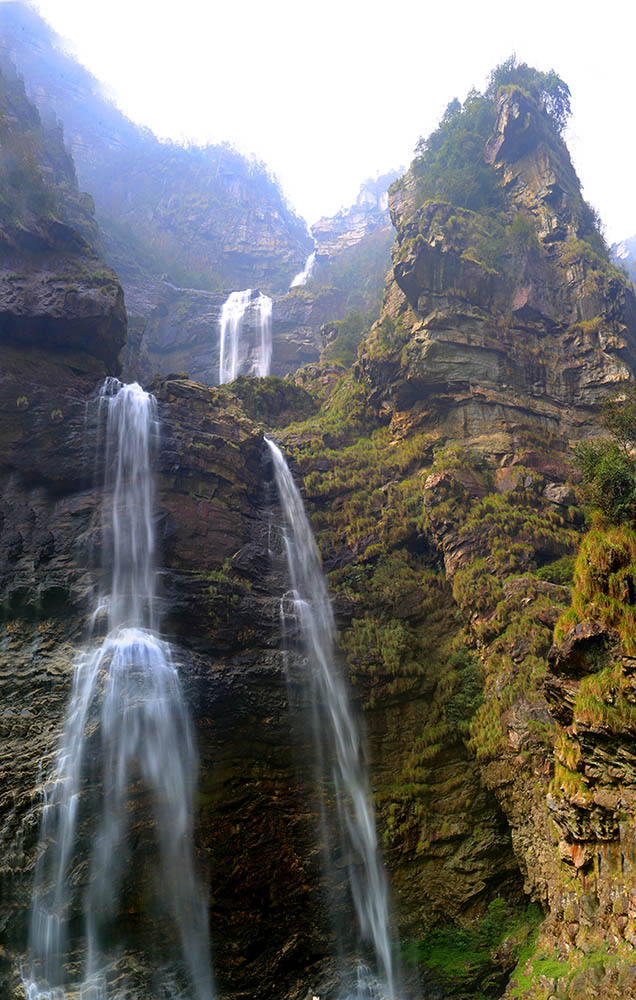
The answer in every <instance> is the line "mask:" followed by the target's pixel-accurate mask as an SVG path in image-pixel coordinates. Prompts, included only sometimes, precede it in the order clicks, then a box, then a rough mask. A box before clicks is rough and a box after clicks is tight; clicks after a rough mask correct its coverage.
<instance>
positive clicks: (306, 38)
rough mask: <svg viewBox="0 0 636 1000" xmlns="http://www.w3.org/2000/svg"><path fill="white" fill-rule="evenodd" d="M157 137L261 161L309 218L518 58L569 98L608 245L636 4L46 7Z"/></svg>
mask: <svg viewBox="0 0 636 1000" xmlns="http://www.w3.org/2000/svg"><path fill="white" fill-rule="evenodd" d="M35 6H36V7H37V8H38V9H39V11H40V13H41V14H42V15H43V16H44V17H45V18H46V19H47V20H48V21H49V23H50V24H51V25H52V27H53V28H54V29H55V30H56V31H57V32H58V33H59V34H60V35H62V36H63V37H64V38H65V39H66V40H67V42H68V43H69V47H70V48H71V50H72V51H73V52H74V54H75V55H76V56H77V58H78V59H79V60H80V62H82V63H83V64H84V65H85V66H87V68H88V69H90V70H91V72H92V73H93V74H94V75H95V76H96V77H97V78H98V79H99V80H101V81H102V82H103V83H104V84H105V85H106V86H107V87H108V89H109V92H110V94H111V96H112V97H113V99H114V100H115V102H116V104H118V106H119V107H120V108H121V109H122V110H123V111H124V112H125V113H126V114H127V115H128V116H129V117H130V118H132V119H133V120H135V121H137V122H140V123H141V124H144V125H147V126H149V127H150V128H151V129H152V130H153V131H154V132H156V133H157V135H159V136H161V137H170V138H172V139H177V140H179V139H186V140H192V141H195V142H199V143H205V142H220V141H223V140H227V141H229V142H231V143H233V144H234V145H236V146H237V147H238V148H239V149H241V150H242V151H243V152H245V153H254V154H255V155H256V156H257V157H259V159H263V160H265V162H266V163H267V164H268V166H269V167H270V168H271V169H272V170H273V171H274V173H276V174H277V175H278V177H279V178H280V180H281V183H282V185H283V188H284V191H285V193H286V195H287V197H288V198H289V200H290V201H291V203H292V204H293V205H294V207H295V208H296V209H297V211H298V212H299V213H300V214H301V215H303V216H304V217H305V218H306V220H307V221H308V222H309V223H312V222H314V221H315V220H316V219H317V218H318V217H319V216H321V215H332V214H334V213H335V212H336V211H337V210H338V209H339V208H340V207H341V206H342V205H344V204H349V203H351V201H353V199H354V198H355V195H356V194H357V191H358V188H359V186H360V183H361V182H362V181H363V180H364V179H365V178H367V177H369V176H373V175H375V174H376V173H378V172H384V171H386V170H388V169H390V168H392V167H396V166H399V165H400V164H408V163H409V162H410V160H411V158H412V153H413V148H414V146H415V143H416V141H417V139H418V137H419V136H420V135H426V134H428V132H430V131H431V130H432V129H433V128H434V127H435V125H436V124H437V121H438V120H439V117H440V115H441V114H442V112H443V110H444V108H445V107H446V105H447V104H448V102H449V101H450V100H451V99H452V98H453V97H455V96H457V97H459V98H460V100H462V99H463V98H464V97H465V95H466V93H467V91H468V90H469V89H470V87H471V86H475V87H477V88H478V89H480V90H481V89H482V88H483V87H484V86H485V83H486V80H487V77H488V74H489V72H490V70H491V69H492V68H493V67H494V66H495V65H496V64H497V63H500V62H502V61H503V60H504V59H506V58H507V57H508V56H509V55H510V54H511V53H512V52H515V53H516V55H517V57H518V59H520V60H522V61H525V62H529V63H530V64H531V65H534V66H536V67H537V68H538V69H550V68H554V69H555V70H556V71H557V72H558V73H559V74H560V75H561V76H562V77H563V79H564V80H565V81H566V82H567V83H568V85H569V87H570V90H571V91H572V107H573V116H572V122H571V126H570V129H569V132H568V135H567V138H568V142H569V146H570V151H571V153H572V156H573V159H574V163H575V166H576V168H577V170H578V172H579V176H580V177H581V180H582V182H583V185H584V195H585V197H586V198H587V200H588V201H590V202H591V203H592V205H594V207H595V208H597V209H598V210H599V211H600V213H601V217H602V219H603V220H604V222H605V224H606V227H607V236H608V238H609V240H610V241H616V240H619V239H621V238H623V237H626V236H631V235H633V234H636V197H635V192H634V187H635V186H636V129H635V127H634V108H633V95H634V92H635V88H634V78H635V76H636V74H635V72H634V68H633V67H634V48H635V39H636V3H634V0H606V2H605V3H604V4H600V5H599V4H598V3H594V4H592V3H590V2H588V0H550V2H546V0H525V2H524V3H515V2H514V0H507V2H503V0H482V2H479V0H435V2H431V0H398V2H395V0H320V2H318V3H312V4H306V3H304V4H301V3H300V2H298V0H297V2H292V0H263V2H261V0H179V2H178V3H174V2H170V3H168V2H165V0H108V2H107V3H102V2H98V0H36V3H35Z"/></svg>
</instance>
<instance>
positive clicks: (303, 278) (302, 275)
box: [289, 250, 316, 288]
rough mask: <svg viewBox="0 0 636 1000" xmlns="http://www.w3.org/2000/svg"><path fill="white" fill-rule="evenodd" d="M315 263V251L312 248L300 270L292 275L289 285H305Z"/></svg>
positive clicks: (296, 286) (291, 286)
mask: <svg viewBox="0 0 636 1000" xmlns="http://www.w3.org/2000/svg"><path fill="white" fill-rule="evenodd" d="M315 263H316V251H315V250H314V251H313V252H312V253H310V254H309V257H308V258H307V260H306V261H305V266H304V267H303V269H302V271H299V272H298V274H297V275H296V276H295V277H294V279H293V280H292V283H291V285H290V286H289V287H290V288H298V287H299V286H300V285H306V284H307V282H308V281H309V279H310V278H311V272H312V271H313V269H314V264H315Z"/></svg>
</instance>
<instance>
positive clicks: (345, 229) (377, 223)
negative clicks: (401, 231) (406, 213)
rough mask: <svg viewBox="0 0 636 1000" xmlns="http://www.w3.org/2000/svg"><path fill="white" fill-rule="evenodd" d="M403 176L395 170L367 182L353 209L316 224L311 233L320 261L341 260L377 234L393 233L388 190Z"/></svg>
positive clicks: (323, 219) (400, 171) (342, 211)
mask: <svg viewBox="0 0 636 1000" xmlns="http://www.w3.org/2000/svg"><path fill="white" fill-rule="evenodd" d="M402 172H403V171H402V169H400V170H395V171H391V172H390V173H388V174H382V176H380V177H378V178H377V179H376V180H368V181H365V183H364V184H362V185H361V187H360V191H359V193H358V197H357V199H356V201H355V203H354V204H353V205H351V206H350V207H349V208H347V209H344V208H343V209H342V210H341V211H340V212H338V214H337V215H334V216H331V217H326V218H322V219H319V220H318V222H315V223H314V224H313V226H312V227H311V233H312V236H313V238H314V240H315V243H316V256H317V258H318V259H319V260H320V258H326V259H327V260H332V259H333V258H334V257H339V256H340V255H341V254H342V253H343V252H344V251H346V250H351V249H352V248H353V247H355V246H358V244H359V243H361V242H362V241H363V240H365V239H366V238H367V237H368V236H369V235H370V234H371V233H373V232H375V230H377V229H383V230H388V229H390V226H391V220H390V217H389V195H388V187H389V184H391V183H392V182H393V181H394V180H396V179H397V178H398V177H399V176H400V174H401V173H402Z"/></svg>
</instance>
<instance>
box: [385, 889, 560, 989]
mask: <svg viewBox="0 0 636 1000" xmlns="http://www.w3.org/2000/svg"><path fill="white" fill-rule="evenodd" d="M542 919H543V914H542V912H541V908H540V907H539V906H537V904H536V903H531V904H530V905H529V906H527V907H524V908H523V909H521V908H518V907H513V906H512V905H510V904H509V903H507V902H506V901H505V900H503V899H495V900H493V901H492V902H491V903H490V905H489V907H488V911H487V913H486V914H485V915H484V916H483V917H482V918H481V919H479V920H476V921H474V922H473V923H472V924H469V925H467V926H466V927H456V926H448V927H444V928H436V929H434V930H432V931H430V933H429V934H428V935H427V936H426V937H425V938H423V939H422V940H420V941H417V942H412V943H411V944H409V945H408V946H407V948H406V949H405V958H406V959H407V961H408V960H411V961H412V960H413V959H416V960H417V962H418V964H419V966H420V968H421V969H422V971H423V972H426V973H428V974H429V975H432V977H433V978H435V979H438V980H441V982H442V983H443V985H444V986H445V987H446V989H447V990H448V993H447V995H448V996H449V997H453V998H466V1000H469V998H470V1000H494V998H495V997H500V996H501V994H502V992H503V989H504V987H505V985H506V981H507V979H508V975H509V973H508V972H507V971H506V969H510V968H511V966H512V965H514V964H515V963H516V961H518V959H519V957H520V956H521V955H522V954H523V952H524V950H528V949H529V948H530V949H531V948H532V945H533V942H534V938H535V937H536V932H537V929H538V926H539V924H540V923H541V921H542ZM504 955H505V967H504V965H503V956H504Z"/></svg>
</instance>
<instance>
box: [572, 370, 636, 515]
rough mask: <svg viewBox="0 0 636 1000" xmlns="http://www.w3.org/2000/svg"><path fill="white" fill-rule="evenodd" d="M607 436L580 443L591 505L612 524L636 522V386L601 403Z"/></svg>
mask: <svg viewBox="0 0 636 1000" xmlns="http://www.w3.org/2000/svg"><path fill="white" fill-rule="evenodd" d="M601 423H602V425H603V427H604V428H605V430H606V431H609V433H610V437H606V438H600V439H597V440H595V441H591V442H587V443H585V444H582V445H579V447H578V449H577V458H578V461H579V465H580V467H581V471H582V473H583V481H584V483H585V486H586V489H587V495H588V499H589V501H590V503H591V504H592V506H593V507H595V508H597V509H598V510H600V511H601V512H602V513H603V514H604V515H605V516H606V517H607V518H608V519H609V520H610V521H611V522H613V523H614V524H622V523H624V522H634V521H636V457H635V453H636V389H633V388H632V389H630V390H629V391H627V392H626V393H625V394H623V395H622V396H620V397H614V398H612V399H609V400H606V401H605V403H604V404H603V411H602V417H601Z"/></svg>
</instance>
